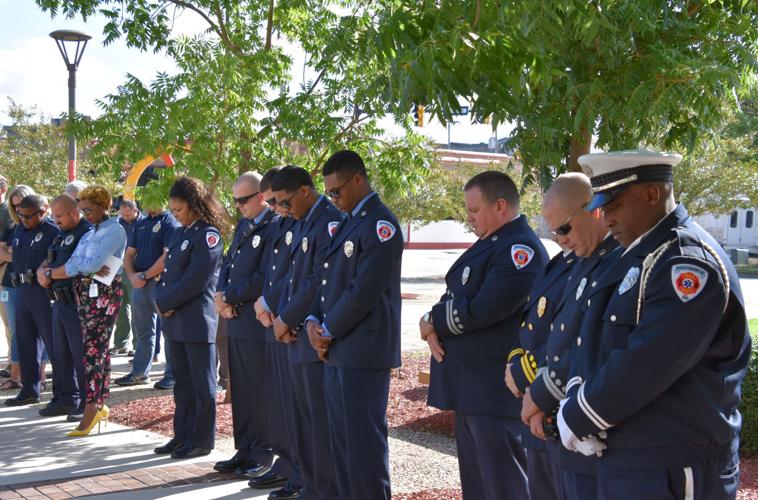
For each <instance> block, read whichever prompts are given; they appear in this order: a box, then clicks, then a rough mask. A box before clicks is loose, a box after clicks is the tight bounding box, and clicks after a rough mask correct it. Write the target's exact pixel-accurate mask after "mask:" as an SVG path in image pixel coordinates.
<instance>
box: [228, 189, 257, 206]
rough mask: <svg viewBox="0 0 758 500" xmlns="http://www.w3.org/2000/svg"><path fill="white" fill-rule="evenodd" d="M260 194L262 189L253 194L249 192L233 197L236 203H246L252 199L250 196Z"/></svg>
mask: <svg viewBox="0 0 758 500" xmlns="http://www.w3.org/2000/svg"><path fill="white" fill-rule="evenodd" d="M258 194H260V191H256V192H254V193H253V194H249V195H247V196H240V197H239V198H232V199H233V200H234V203H235V204H237V205H244V204H245V203H247V202H248V201H250V198H252V197H253V196H257V195H258Z"/></svg>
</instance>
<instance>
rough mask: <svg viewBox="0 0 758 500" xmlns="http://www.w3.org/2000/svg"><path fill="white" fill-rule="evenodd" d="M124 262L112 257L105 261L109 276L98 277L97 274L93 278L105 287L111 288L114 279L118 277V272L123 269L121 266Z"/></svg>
mask: <svg viewBox="0 0 758 500" xmlns="http://www.w3.org/2000/svg"><path fill="white" fill-rule="evenodd" d="M123 262H124V261H123V260H121V259H119V258H118V257H114V256H113V255H111V256H110V257H108V258H107V259H105V264H103V265H105V266H108V274H107V275H105V276H98V275H97V274H95V275H93V276H92V277H93V278H94V279H95V280H97V281H99V282H100V283H102V284H104V285H108V286H110V284H111V283H112V282H113V278H115V277H116V272H117V271H118V270H119V269H120V268H121V264H122V263H123Z"/></svg>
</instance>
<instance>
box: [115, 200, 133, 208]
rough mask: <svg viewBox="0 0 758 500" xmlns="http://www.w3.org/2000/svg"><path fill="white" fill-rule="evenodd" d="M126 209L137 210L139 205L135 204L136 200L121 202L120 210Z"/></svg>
mask: <svg viewBox="0 0 758 500" xmlns="http://www.w3.org/2000/svg"><path fill="white" fill-rule="evenodd" d="M121 207H126V208H131V209H132V210H136V209H137V204H136V203H135V202H134V200H121V203H119V204H118V208H121Z"/></svg>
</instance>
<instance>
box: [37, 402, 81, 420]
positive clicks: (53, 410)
mask: <svg viewBox="0 0 758 500" xmlns="http://www.w3.org/2000/svg"><path fill="white" fill-rule="evenodd" d="M75 410H76V408H74V407H73V406H65V405H59V404H58V403H48V404H47V406H45V407H44V408H42V409H41V410H40V411H39V415H40V416H41V417H60V416H61V415H69V414H71V412H73V411H75Z"/></svg>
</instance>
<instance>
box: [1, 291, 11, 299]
mask: <svg viewBox="0 0 758 500" xmlns="http://www.w3.org/2000/svg"><path fill="white" fill-rule="evenodd" d="M8 299H9V297H8V290H3V291H2V292H0V302H8Z"/></svg>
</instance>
